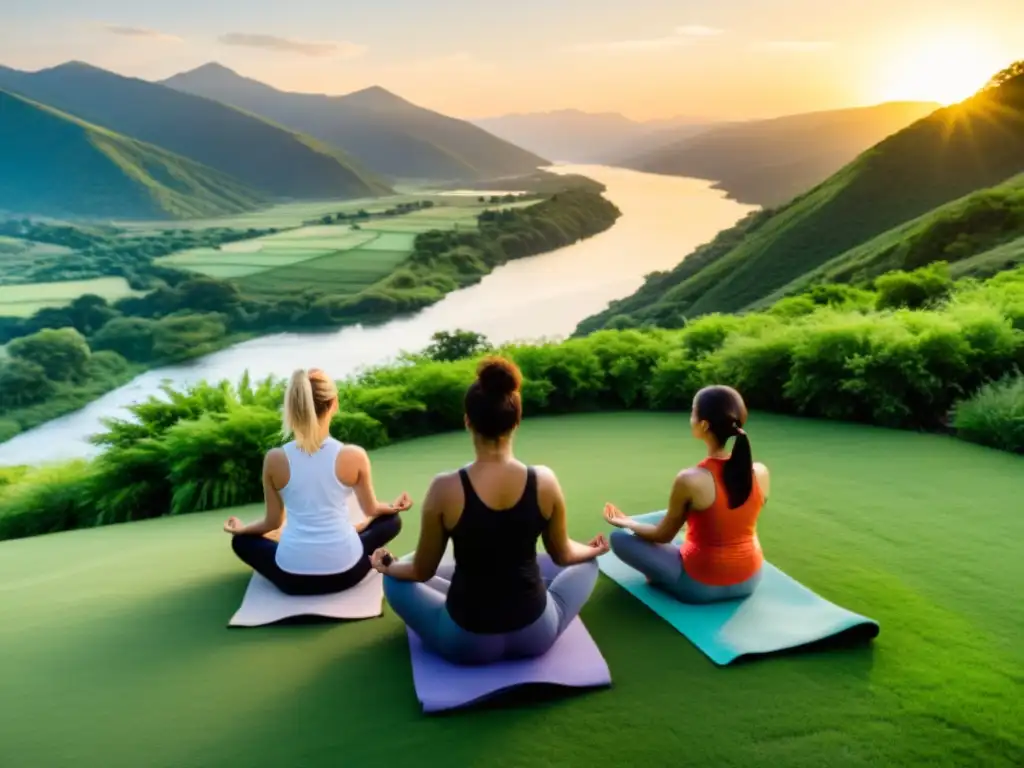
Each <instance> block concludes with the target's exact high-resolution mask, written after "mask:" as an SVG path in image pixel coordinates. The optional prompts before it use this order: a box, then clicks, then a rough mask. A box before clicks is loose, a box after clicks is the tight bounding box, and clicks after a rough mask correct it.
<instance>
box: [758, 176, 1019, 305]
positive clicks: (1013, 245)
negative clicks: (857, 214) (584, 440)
mask: <svg viewBox="0 0 1024 768" xmlns="http://www.w3.org/2000/svg"><path fill="white" fill-rule="evenodd" d="M1022 237H1024V174H1020V175H1018V176H1014V177H1013V178H1012V179H1010V180H1009V181H1006V182H1004V183H1003V184H1000V185H998V186H995V187H989V188H986V189H982V190H978V191H977V192H972V193H971V194H970V195H967V196H965V197H962V198H960V199H958V200H954V201H953V202H951V203H946V204H945V205H943V206H940V207H938V208H936V209H934V210H931V211H929V212H928V213H926V214H924V215H923V216H918V217H917V218H916V219H912V220H911V221H908V222H906V223H905V224H901V225H900V226H898V227H894V228H893V229H890V230H888V231H886V232H883V233H882V234H880V235H878V236H877V237H873V238H871V239H870V240H868V241H867V242H866V243H863V244H861V245H858V246H857V247H856V248H851V249H850V250H849V251H846V252H845V253H842V254H840V255H839V256H836V257H835V258H834V259H830V260H829V261H827V262H825V264H823V265H822V266H820V267H818V268H817V269H815V270H812V271H810V272H808V273H806V274H804V275H801V276H800V277H799V278H797V279H796V280H794V281H793V282H791V283H789V284H787V285H786V286H784V287H783V288H781V289H779V290H778V291H776V292H775V293H773V294H771V295H769V296H767V297H765V298H764V299H763V300H761V301H759V302H757V304H756V305H755V306H761V305H765V304H769V303H771V302H773V301H774V300H776V299H778V298H781V297H782V296H784V295H786V294H791V293H799V292H800V291H802V290H803V289H805V288H807V287H809V286H810V285H812V284H816V283H851V282H852V283H866V282H869V281H870V280H872V279H873V278H875V277H878V276H879V275H881V274H884V273H885V272H889V271H891V270H895V269H899V270H905V271H911V270H914V269H918V268H920V267H923V266H926V265H928V264H932V263H934V262H936V261H945V262H947V263H949V264H950V266H951V271H952V273H953V274H954V275H955V276H957V277H963V276H967V275H977V276H980V277H987V276H990V275H992V274H994V273H995V272H999V271H1002V270H1003V269H1006V268H1008V267H1010V266H1013V265H1015V264H1016V263H1017V262H1018V261H1019V257H1020V254H1019V251H1020V244H1019V243H1018V242H1015V241H1018V240H1019V239H1020V238H1022Z"/></svg>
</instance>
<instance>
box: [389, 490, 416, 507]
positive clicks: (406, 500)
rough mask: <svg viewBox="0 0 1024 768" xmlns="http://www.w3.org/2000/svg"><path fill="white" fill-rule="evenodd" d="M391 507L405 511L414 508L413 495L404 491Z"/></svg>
mask: <svg viewBox="0 0 1024 768" xmlns="http://www.w3.org/2000/svg"><path fill="white" fill-rule="evenodd" d="M391 508H392V509H393V510H395V512H405V511H406V510H407V509H412V497H411V496H410V495H409V494H408V493H403V494H402V495H401V496H399V497H398V498H397V499H395V503H394V504H392V505H391Z"/></svg>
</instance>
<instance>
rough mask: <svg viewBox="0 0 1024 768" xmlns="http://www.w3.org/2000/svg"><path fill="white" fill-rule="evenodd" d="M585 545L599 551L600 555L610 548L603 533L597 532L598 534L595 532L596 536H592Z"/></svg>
mask: <svg viewBox="0 0 1024 768" xmlns="http://www.w3.org/2000/svg"><path fill="white" fill-rule="evenodd" d="M587 546H589V547H592V548H593V549H596V550H598V552H600V554H602V555H603V554H604V553H605V552H608V551H609V550H610V549H611V548H612V547H611V544H609V543H608V538H607V537H606V536H605V535H604V534H603V533H599V534H597V536H595V537H594V538H592V539H591V540H590V541H589V542H588V544H587Z"/></svg>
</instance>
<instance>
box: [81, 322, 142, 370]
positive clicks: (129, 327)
mask: <svg viewBox="0 0 1024 768" xmlns="http://www.w3.org/2000/svg"><path fill="white" fill-rule="evenodd" d="M156 326H157V324H156V322H155V321H153V320H148V319H146V318H144V317H118V318H115V319H114V320H111V321H110V322H109V323H107V324H106V325H104V326H103V327H102V328H101V329H100V330H99V331H98V332H97V333H96V335H95V336H93V337H92V340H91V342H92V348H93V349H96V350H109V351H111V352H117V353H118V354H119V355H121V356H122V357H124V358H125V359H126V360H132V361H134V362H137V363H141V362H145V361H147V360H151V359H152V358H153V344H154V341H155V337H156Z"/></svg>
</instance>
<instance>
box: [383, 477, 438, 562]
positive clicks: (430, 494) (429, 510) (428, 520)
mask: <svg viewBox="0 0 1024 768" xmlns="http://www.w3.org/2000/svg"><path fill="white" fill-rule="evenodd" d="M443 483H444V481H443V480H442V479H441V478H435V479H434V482H433V483H431V484H430V489H429V490H428V491H427V497H426V499H424V501H423V518H422V522H421V523H420V540H419V543H417V544H416V552H415V554H414V555H413V559H412V562H397V561H393V562H392V563H391V564H390V565H385V563H384V555H385V554H390V553H387V551H386V550H384V549H378V550H377V551H376V552H374V553H373V557H372V562H373V567H374V568H376V569H377V570H378V571H380V572H381V573H384V574H387V575H388V576H391V577H392V578H394V579H398V580H400V581H428V580H429V579H431V578H432V577H433V576H434V574H435V573H437V566H438V565H439V564H440V562H441V558H442V557H444V549H445V547H446V546H447V544H448V532H447V531H446V530H445V527H444V495H445V494H444V488H443Z"/></svg>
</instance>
